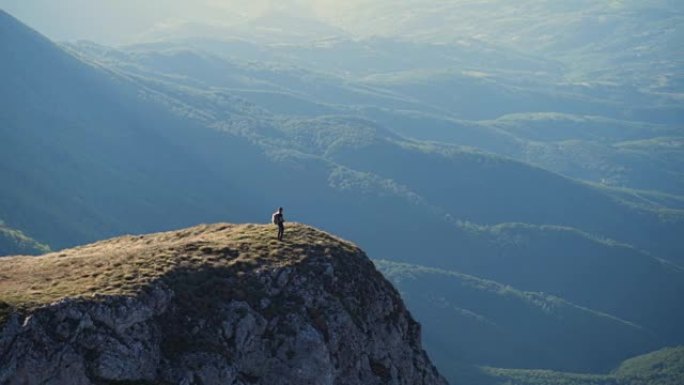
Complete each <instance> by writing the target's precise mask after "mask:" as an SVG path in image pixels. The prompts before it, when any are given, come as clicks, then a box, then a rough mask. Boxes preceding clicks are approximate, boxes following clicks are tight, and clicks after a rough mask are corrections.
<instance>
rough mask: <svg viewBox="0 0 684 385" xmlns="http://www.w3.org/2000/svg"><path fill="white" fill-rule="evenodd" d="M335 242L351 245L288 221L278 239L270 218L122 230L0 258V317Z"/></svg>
mask: <svg viewBox="0 0 684 385" xmlns="http://www.w3.org/2000/svg"><path fill="white" fill-rule="evenodd" d="M333 245H334V247H335V248H337V249H339V248H340V247H342V248H343V249H346V250H347V251H352V252H353V251H355V250H356V249H355V247H354V246H353V245H351V244H348V243H345V242H341V241H340V240H339V239H337V238H335V237H332V236H330V235H328V234H325V233H323V232H320V231H318V230H315V229H313V228H311V227H308V226H304V225H300V224H294V223H289V224H288V226H287V230H286V234H285V240H284V241H283V242H280V241H277V240H276V229H275V228H274V226H272V225H255V224H243V225H231V224H214V225H200V226H197V227H193V228H189V229H184V230H179V231H171V232H165V233H157V234H150V235H144V236H124V237H120V238H114V239H110V240H106V241H101V242H97V243H94V244H91V245H86V246H81V247H77V248H73V249H69V250H63V251H59V252H55V253H50V254H46V255H43V256H39V257H28V256H19V257H8V258H3V259H0V304H3V303H4V304H5V305H2V306H0V317H1V316H2V314H1V313H2V312H3V309H6V308H7V307H8V306H9V307H12V308H20V309H25V310H28V309H31V308H34V307H37V306H41V305H44V304H48V303H51V302H54V301H57V300H60V299H62V298H66V297H86V298H88V297H93V296H96V295H105V296H106V295H134V294H135V293H137V292H139V291H141V290H143V289H144V288H145V287H148V286H150V285H151V284H153V283H155V282H157V281H160V280H161V281H162V282H163V283H165V284H167V285H171V286H174V287H176V286H177V287H181V288H183V287H187V290H189V291H191V290H194V288H195V287H201V286H202V285H204V286H207V285H208V284H211V283H215V284H217V285H218V284H220V282H221V280H222V279H224V280H225V279H227V278H240V277H242V276H243V275H245V274H244V270H245V269H249V270H256V269H259V268H269V269H275V268H280V267H285V266H289V265H293V264H297V263H300V262H301V261H302V260H303V259H304V258H306V257H307V250H308V249H309V248H310V247H316V250H326V249H328V250H329V247H331V246H333ZM197 272H201V274H197ZM217 285H213V286H212V287H217ZM207 287H208V286H207ZM5 312H6V311H5Z"/></svg>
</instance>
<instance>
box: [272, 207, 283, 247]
mask: <svg viewBox="0 0 684 385" xmlns="http://www.w3.org/2000/svg"><path fill="white" fill-rule="evenodd" d="M272 220H273V224H276V225H278V240H279V241H282V240H283V234H284V233H285V225H284V224H283V223H285V218H284V217H283V208H282V207H279V208H278V211H276V212H274V213H273V217H272Z"/></svg>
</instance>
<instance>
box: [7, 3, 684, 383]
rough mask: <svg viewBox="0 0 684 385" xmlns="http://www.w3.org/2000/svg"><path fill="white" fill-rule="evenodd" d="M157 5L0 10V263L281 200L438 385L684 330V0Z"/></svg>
mask: <svg viewBox="0 0 684 385" xmlns="http://www.w3.org/2000/svg"><path fill="white" fill-rule="evenodd" d="M159 3H160V2H155V1H151V2H149V3H148V2H146V3H145V4H144V5H141V6H139V7H138V6H137V5H136V6H134V4H133V2H128V1H122V2H108V3H106V4H101V5H99V6H95V5H92V4H91V3H90V2H85V1H65V2H59V3H57V2H48V1H35V2H28V3H27V2H18V1H6V0H5V1H0V8H3V9H5V10H6V11H7V12H9V14H7V13H4V12H3V13H0V57H2V58H3V60H1V61H0V79H1V80H2V84H3V87H2V88H0V102H2V105H3V107H2V108H1V109H0V180H2V188H1V189H0V255H7V254H16V253H40V252H44V251H45V250H46V249H47V248H48V247H49V248H52V249H60V248H64V247H69V246H74V245H77V244H81V243H85V242H89V241H94V240H97V239H101V238H104V237H108V236H113V235H118V234H124V233H140V232H150V231H159V230H164V229H173V228H177V227H183V226H189V225H193V224H196V223H199V222H215V221H230V222H244V221H251V222H263V221H265V220H267V219H268V215H270V212H271V211H272V209H273V208H274V207H275V206H278V205H282V206H284V207H285V209H286V213H285V216H286V218H288V219H292V220H297V221H301V222H306V223H311V224H312V225H315V226H318V227H321V228H324V229H326V230H328V231H331V232H334V233H337V234H339V235H341V236H343V237H345V238H348V239H351V240H353V241H354V242H356V243H358V244H359V245H360V246H361V247H363V248H364V249H365V250H366V251H368V252H369V255H370V256H371V257H373V258H377V259H378V261H377V263H376V264H377V266H378V268H379V269H380V270H381V271H382V272H383V273H384V274H385V275H386V276H387V277H388V278H389V279H390V280H391V281H392V282H393V283H394V284H395V285H396V286H397V288H398V289H399V290H400V292H401V293H402V296H404V298H405V300H406V302H407V304H408V305H409V308H410V310H411V311H412V312H413V313H414V316H415V317H416V318H417V319H418V320H419V321H420V322H421V323H422V325H423V333H424V336H425V337H424V339H425V345H426V348H427V349H428V353H429V354H430V356H431V358H432V359H433V360H434V362H435V363H436V364H437V365H438V367H439V369H440V371H441V372H442V373H443V374H445V376H447V377H448V379H449V380H450V382H451V383H454V384H458V383H483V384H496V383H505V381H507V380H508V379H510V378H513V377H511V376H513V375H514V373H513V372H507V371H505V370H502V371H498V369H496V370H495V369H493V368H509V369H513V368H519V369H549V370H554V371H558V373H556V374H553V375H554V376H556V375H557V376H560V377H553V378H555V380H554V379H551V380H549V381H550V382H548V383H554V381H556V382H557V381H558V378H561V377H562V378H566V377H563V376H566V375H565V374H563V373H560V372H577V373H594V374H596V375H597V376H598V375H599V374H600V375H601V376H603V377H600V376H599V377H591V378H590V379H589V378H585V379H584V380H586V381H587V382H582V381H584V380H583V379H582V378H579V377H572V379H573V381H576V382H575V383H582V384H584V383H587V384H588V383H592V384H595V383H606V384H608V383H610V384H614V383H616V382H615V381H618V379H617V378H618V377H619V375H620V373H623V372H627V371H628V370H626V369H624V368H623V369H624V370H623V371H617V372H614V373H612V374H611V371H612V370H613V369H616V368H617V367H618V366H619V365H620V363H621V362H623V360H625V359H628V358H630V357H634V356H637V355H640V354H644V353H648V352H651V351H655V350H658V349H661V348H663V347H666V346H675V345H682V344H684V329H683V328H682V326H681V325H684V302H682V300H681V299H682V298H684V242H682V239H681V234H684V151H683V146H684V127H683V122H684V104H683V103H682V101H683V98H684V96H683V95H684V93H683V92H684V90H683V88H682V86H683V84H684V82H683V79H684V73H683V71H682V68H683V67H682V62H683V60H684V57H682V55H683V53H684V47H683V46H682V45H683V44H684V43H683V41H684V39H682V38H681V37H682V29H681V28H682V25H684V24H683V23H682V21H683V20H682V19H683V18H684V5H683V4H684V3H680V2H675V1H652V2H647V4H646V3H644V2H636V1H606V2H596V1H578V2H572V4H569V3H561V2H553V3H549V2H546V1H538V0H529V1H521V2H518V3H517V4H516V5H515V6H513V5H511V4H510V2H506V1H483V2H477V3H476V4H473V2H465V1H445V2H433V1H425V0H420V1H408V2H402V3H401V4H397V3H396V2H388V1H372V2H371V1H351V2H344V3H340V2H333V1H293V2H291V3H290V2H278V5H277V6H273V3H272V2H250V5H249V6H244V5H240V4H237V3H232V2H227V3H223V2H209V1H206V2H199V4H195V3H192V4H193V5H189V4H191V3H189V2H164V4H165V5H164V6H161V5H160V4H159ZM77 11H78V12H77ZM10 14H12V15H14V16H16V17H17V18H19V19H20V20H22V21H23V22H26V23H27V24H28V25H29V26H30V27H31V28H35V29H36V30H37V31H39V32H41V33H45V34H46V35H47V36H48V37H51V38H52V39H53V40H57V43H54V42H52V41H50V40H48V39H47V38H45V37H43V36H41V35H40V34H39V33H37V32H35V31H33V30H31V29H30V28H29V27H27V26H26V25H23V24H22V23H21V22H20V21H18V20H16V19H15V18H14V17H13V16H10ZM48 15H51V16H54V15H58V16H59V17H50V18H48ZM80 18H87V19H88V21H87V22H83V23H81V22H78V21H79V20H80ZM95 25H99V26H101V28H95V27H94V26H95ZM63 40H69V41H63ZM1 300H2V299H1V298H0V301H1ZM668 352H669V351H668ZM668 354H669V353H668ZM678 354H679V353H678ZM660 356H662V354H661V355H660ZM660 356H659V357H660ZM649 357H650V356H649ZM486 368H489V369H486ZM516 373H518V372H516ZM521 373H523V374H521V376H523V377H524V378H528V377H525V376H528V375H529V378H528V380H525V379H522V380H521V379H520V378H517V380H518V381H522V382H520V383H524V384H527V383H533V382H532V380H531V379H530V378H532V377H533V375H532V372H521ZM518 374H519V373H518ZM518 374H516V375H518ZM467 376H474V377H472V378H471V381H470V382H464V381H465V380H464V378H466V377H467ZM468 378H470V377H468ZM567 378H570V377H567ZM620 378H621V377H620ZM623 380H624V379H621V380H620V381H623ZM478 381H479V382H478ZM524 381H528V382H524ZM590 381H594V382H590ZM601 381H603V382H601ZM624 381H627V380H624ZM624 383H629V382H624Z"/></svg>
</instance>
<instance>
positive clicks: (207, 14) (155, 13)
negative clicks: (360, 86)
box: [0, 0, 367, 44]
mask: <svg viewBox="0 0 684 385" xmlns="http://www.w3.org/2000/svg"><path fill="white" fill-rule="evenodd" d="M363 1H367V0H345V1H344V2H340V1H335V0H245V1H236V0H58V1H56V0H0V8H1V9H4V10H5V11H7V12H9V13H10V14H12V15H13V16H15V17H17V18H18V19H20V20H21V21H23V22H24V23H26V24H28V25H30V26H31V27H33V28H34V29H36V30H38V31H39V32H41V33H43V34H45V35H46V36H48V37H49V38H51V39H53V40H79V39H87V40H93V41H96V42H99V43H105V44H117V43H127V42H132V41H134V40H136V39H138V38H139V37H140V36H141V35H144V34H145V33H146V32H149V31H153V30H155V29H159V28H164V27H166V26H169V25H173V24H181V23H187V22H198V23H208V24H221V25H223V24H235V23H240V22H244V21H245V20H249V19H252V18H255V17H258V16H260V15H262V14H264V13H267V12H287V13H288V14H290V15H298V16H304V17H306V16H314V15H327V16H334V14H335V13H336V12H337V11H343V10H345V9H349V8H350V7H353V6H354V4H356V3H360V2H363Z"/></svg>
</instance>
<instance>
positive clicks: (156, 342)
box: [0, 223, 446, 385]
mask: <svg viewBox="0 0 684 385" xmlns="http://www.w3.org/2000/svg"><path fill="white" fill-rule="evenodd" d="M273 235H274V233H273V228H272V227H271V226H263V225H229V224H216V225H202V226H197V227H193V228H188V229H183V230H178V231H172V232H166V233H159V234H150V235H141V236H127V237H121V238H116V239H112V240H107V241H102V242H98V243H95V244H91V245H85V246H81V247H77V248H74V249H70V250H63V251H61V252H59V253H53V254H47V255H44V256H40V257H8V258H4V259H3V260H2V261H0V266H1V269H0V271H2V272H3V274H7V277H8V279H5V280H3V281H1V282H0V301H4V302H5V303H8V304H9V305H10V306H11V307H13V308H18V309H20V310H19V311H17V312H13V313H11V314H9V315H5V320H4V322H2V323H1V324H0V357H3V359H2V361H1V363H0V383H3V384H4V383H15V382H17V381H19V382H27V383H38V382H42V381H46V380H50V381H57V382H58V383H70V384H76V383H79V384H90V383H102V382H128V383H130V382H136V381H137V382H145V383H161V382H172V383H182V382H199V383H202V384H207V385H209V384H225V383H234V384H241V385H244V384H295V383H296V384H311V385H313V384H320V383H326V384H386V383H396V384H406V385H409V384H425V385H428V384H446V382H445V381H444V380H443V379H442V378H441V377H440V376H439V374H438V373H437V371H436V370H435V369H434V367H433V366H432V365H431V364H430V361H429V359H428V358H427V355H426V354H425V352H424V351H423V350H422V349H421V346H420V326H419V325H418V324H417V323H416V322H415V321H413V319H412V318H411V316H410V314H409V313H408V312H407V311H406V309H405V307H404V305H403V303H402V301H401V299H400V297H399V295H398V293H397V292H396V291H395V290H394V289H393V288H392V286H391V285H390V284H389V282H387V281H386V280H384V279H383V278H382V276H381V275H380V274H379V273H378V272H377V271H376V270H375V268H374V267H373V264H372V263H371V262H370V260H368V258H367V257H366V256H365V254H364V253H363V251H361V250H360V249H358V248H357V247H356V246H354V245H352V244H350V243H347V242H344V241H341V240H340V239H338V238H335V237H333V236H331V235H329V234H326V233H323V232H320V231H318V230H315V229H313V228H311V227H307V226H304V225H298V224H293V223H290V224H289V226H288V230H287V233H286V238H285V241H284V242H279V241H277V240H276V239H275V237H274V236H273ZM29 314H30V316H29Z"/></svg>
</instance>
